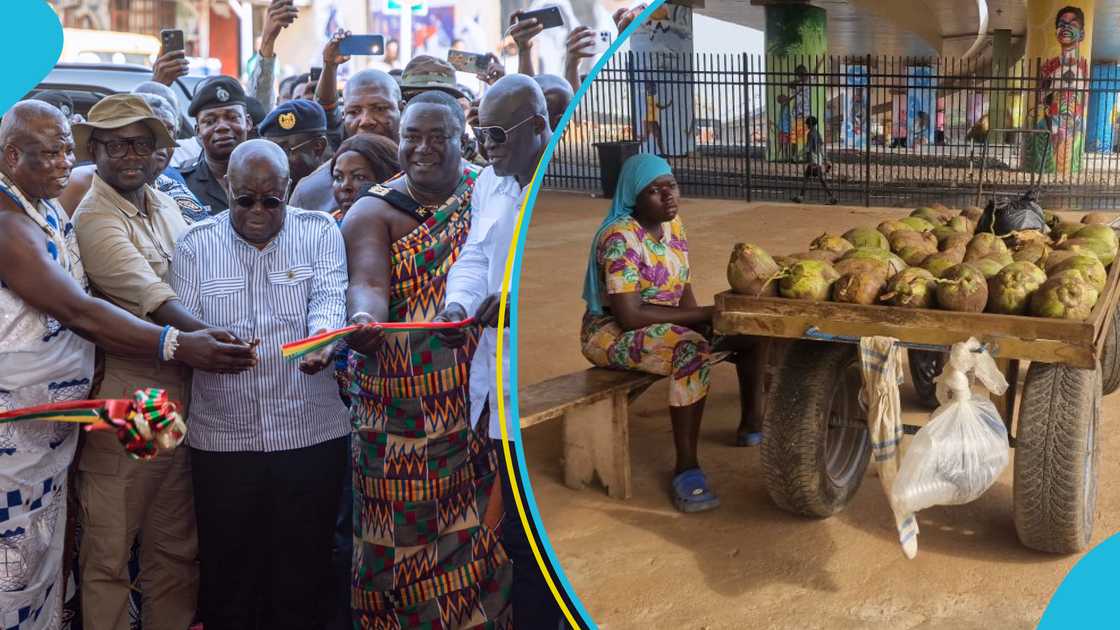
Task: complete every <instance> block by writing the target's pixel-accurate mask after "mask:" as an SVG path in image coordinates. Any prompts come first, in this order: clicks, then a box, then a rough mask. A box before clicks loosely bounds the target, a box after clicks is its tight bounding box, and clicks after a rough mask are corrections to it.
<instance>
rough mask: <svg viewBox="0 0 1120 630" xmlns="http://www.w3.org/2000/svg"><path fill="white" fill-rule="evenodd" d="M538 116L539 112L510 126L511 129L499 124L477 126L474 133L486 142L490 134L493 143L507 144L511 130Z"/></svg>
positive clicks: (479, 139) (480, 140)
mask: <svg viewBox="0 0 1120 630" xmlns="http://www.w3.org/2000/svg"><path fill="white" fill-rule="evenodd" d="M536 117H537V114H533V115H532V116H529V117H528V118H526V119H525V120H522V121H521V122H519V123H517V124H516V125H514V126H512V127H510V128H509V129H502V128H501V127H497V126H492V127H475V128H474V135H475V137H476V138H478V141H479V142H486V137H487V136H489V137H490V142H491V143H493V144H505V143H506V141H507V140H509V134H510V132H511V131H513V130H514V129H517V128H518V127H520V126H521V125H524V124H525V123H527V122H529V121H530V120H533V119H534V118H536Z"/></svg>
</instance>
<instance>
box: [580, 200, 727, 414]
mask: <svg viewBox="0 0 1120 630" xmlns="http://www.w3.org/2000/svg"><path fill="white" fill-rule="evenodd" d="M597 251H598V255H597V257H598V261H599V267H600V268H601V269H602V270H603V275H604V278H603V280H604V281H603V283H602V285H601V286H603V287H604V290H605V292H606V293H607V294H615V293H634V292H637V293H639V294H640V295H641V297H642V301H643V302H645V303H647V304H656V305H660V306H679V305H680V301H681V296H682V295H684V289H685V286H686V285H687V284H688V282H689V271H688V241H687V240H686V239H685V233H684V225H683V224H682V223H681V221H680V217H677V218H675V219H673V220H672V221H671V222H669V223H664V224H662V236H661V238H660V239H658V238H657V235H656V234H651V233H649V232H647V231H646V230H645V229H644V228H643V227H642V226H641V225H639V224H638V222H637V221H636V220H634V219H633V218H632V217H625V218H622V219H619V220H618V221H616V222H614V223H613V224H611V225H610V226H609V227H608V228H607V229H606V230H604V231H603V233H602V236H600V238H599V243H598V245H597ZM602 301H603V304H607V303H608V302H607V299H606V296H605V295H604V296H603V300H602ZM580 341H581V343H582V346H583V356H585V357H587V360H588V361H591V362H592V363H594V364H595V365H597V366H599V367H609V368H619V369H627V370H638V371H641V372H650V373H652V374H663V375H666V376H672V382H671V383H670V387H669V406H671V407H685V406H688V405H691V404H693V403H696V402H699V401H700V400H701V399H703V398H704V397H705V396H707V395H708V388H709V374H708V372H709V356H710V354H711V349H710V347H709V344H708V340H707V339H705V338H704V336H703V335H701V334H700V333H698V332H696V331H695V330H692V329H690V328H687V327H685V326H678V325H676V324H653V325H650V326H646V327H644V328H638V329H635V330H629V331H624V330H623V329H622V327H621V326H620V325H619V324H618V322H617V321H616V320H615V318H614V317H613V316H612V315H611V313H610V310H609V309H607V308H604V309H603V314H602V315H596V314H594V313H591V312H587V313H586V314H584V316H583V327H582V330H581V332H580Z"/></svg>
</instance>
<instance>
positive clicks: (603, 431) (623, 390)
mask: <svg viewBox="0 0 1120 630" xmlns="http://www.w3.org/2000/svg"><path fill="white" fill-rule="evenodd" d="M663 378H666V377H664V376H658V375H656V374H645V373H643V372H631V371H625V370H608V369H605V368H597V367H594V368H589V369H587V370H584V371H582V372H575V373H572V374H565V375H564V376H558V377H556V378H553V379H549V380H547V381H543V382H540V383H536V384H533V385H529V386H528V387H525V388H523V389H521V391H520V392H518V398H519V405H520V412H521V428H522V429H525V428H527V427H531V426H534V425H537V424H540V423H542V422H547V421H549V420H554V419H556V418H563V420H564V429H563V431H564V451H563V457H564V483H565V484H566V485H567V486H568V487H570V488H575V489H577V490H578V489H582V488H583V487H584V485H586V484H588V483H590V482H591V481H592V479H594V478H595V477H598V478H599V482H600V483H602V484H603V485H604V486H605V487H606V488H607V493H608V494H609V495H610V496H611V497H614V498H616V499H629V498H630V402H631V401H633V400H634V399H635V398H636V397H637V396H638V395H640V394H641V393H642V392H644V391H645V390H646V389H647V388H649V386H650V385H653V384H654V383H656V382H657V381H659V380H661V379H663Z"/></svg>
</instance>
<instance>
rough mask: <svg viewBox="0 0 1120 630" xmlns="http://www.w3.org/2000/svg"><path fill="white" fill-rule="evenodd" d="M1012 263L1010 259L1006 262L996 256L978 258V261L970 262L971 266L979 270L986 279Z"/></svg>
mask: <svg viewBox="0 0 1120 630" xmlns="http://www.w3.org/2000/svg"><path fill="white" fill-rule="evenodd" d="M1010 262H1011V259H1010V258H1008V259H1006V260H1004V259H1002V258H999V257H996V256H990V257H988V258H977V259H976V260H973V261H970V263H969V264H971V265H972V266H974V267H976V268H977V269H979V270H980V273H982V274H984V277H985V278H991V277H993V276H995V275H996V274H997V273H999V272H1000V270H1001V269H1003V268H1004V267H1006V266H1007V265H1008V264H1009V263H1010Z"/></svg>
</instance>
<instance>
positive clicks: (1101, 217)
mask: <svg viewBox="0 0 1120 630" xmlns="http://www.w3.org/2000/svg"><path fill="white" fill-rule="evenodd" d="M1112 220H1113V217H1112V216H1111V215H1108V214H1105V213H1103V212H1090V213H1089V214H1086V215H1085V216H1083V217H1081V222H1082V223H1084V224H1085V225H1108V224H1109V223H1112Z"/></svg>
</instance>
